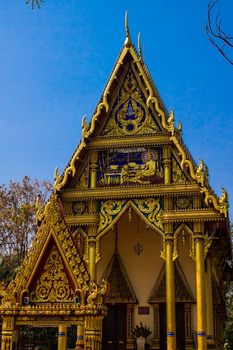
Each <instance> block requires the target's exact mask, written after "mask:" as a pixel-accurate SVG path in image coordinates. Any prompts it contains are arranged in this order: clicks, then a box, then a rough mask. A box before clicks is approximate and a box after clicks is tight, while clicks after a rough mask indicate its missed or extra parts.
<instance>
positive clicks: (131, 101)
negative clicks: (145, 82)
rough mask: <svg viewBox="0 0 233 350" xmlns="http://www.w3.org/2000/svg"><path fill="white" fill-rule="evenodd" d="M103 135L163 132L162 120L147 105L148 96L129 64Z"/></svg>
mask: <svg viewBox="0 0 233 350" xmlns="http://www.w3.org/2000/svg"><path fill="white" fill-rule="evenodd" d="M116 88H117V89H118V94H117V96H116V98H115V101H114V103H113V106H112V108H111V110H110V112H109V113H108V116H107V122H106V123H105V127H104V129H103V131H102V132H101V136H108V137H109V136H114V137H115V136H131V135H142V134H146V135H148V134H156V133H160V132H161V126H160V121H159V118H158V116H157V115H155V114H153V113H152V111H151V110H150V108H148V106H147V105H146V97H148V96H146V97H145V94H144V93H143V90H142V87H141V86H140V85H139V81H138V80H137V77H136V74H135V73H134V71H133V67H132V66H131V65H130V64H128V69H127V71H126V74H125V77H124V80H123V82H122V84H121V86H120V87H118V86H117V87H116Z"/></svg>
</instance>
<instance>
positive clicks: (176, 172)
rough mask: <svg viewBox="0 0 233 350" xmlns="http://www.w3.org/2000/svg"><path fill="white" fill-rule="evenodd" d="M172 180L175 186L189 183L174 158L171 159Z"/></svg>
mask: <svg viewBox="0 0 233 350" xmlns="http://www.w3.org/2000/svg"><path fill="white" fill-rule="evenodd" d="M172 180H173V182H174V183H175V184H177V185H183V184H187V183H188V182H189V181H188V180H187V178H186V176H185V175H184V173H183V171H182V170H181V168H180V166H179V165H178V163H177V161H176V160H175V159H174V158H173V159H172Z"/></svg>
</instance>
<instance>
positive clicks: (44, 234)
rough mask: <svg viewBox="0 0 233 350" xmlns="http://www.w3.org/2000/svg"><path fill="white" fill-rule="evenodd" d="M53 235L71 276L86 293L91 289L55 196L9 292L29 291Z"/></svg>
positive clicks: (52, 197) (51, 199) (86, 272)
mask: <svg viewBox="0 0 233 350" xmlns="http://www.w3.org/2000/svg"><path fill="white" fill-rule="evenodd" d="M51 234H52V235H53V236H54V238H55V239H56V241H57V242H59V244H60V246H61V250H62V252H63V255H64V259H65V260H66V261H67V263H68V265H69V269H70V272H71V274H72V275H73V276H74V279H75V283H77V284H78V287H79V288H82V289H83V290H84V291H86V290H88V289H89V286H88V283H89V274H88V271H87V268H86V265H85V263H84V262H83V261H82V259H81V258H80V255H79V253H78V251H77V248H76V246H75V244H74V241H73V239H72V236H71V233H70V232H69V231H68V229H67V226H66V224H65V222H64V220H63V218H62V216H61V213H60V210H59V208H58V203H57V198H56V196H55V195H54V194H53V195H52V196H51V198H50V202H49V204H47V206H46V210H45V216H44V220H43V221H42V223H41V225H40V227H39V230H38V231H37V234H36V236H35V239H34V241H33V243H32V247H31V248H30V250H29V252H28V254H27V256H26V258H25V260H24V262H23V264H22V266H21V268H20V269H19V271H18V273H17V275H16V277H15V279H14V280H13V281H12V282H11V283H10V285H9V287H8V290H9V291H11V292H16V293H21V292H22V291H23V290H25V289H27V286H28V284H29V282H30V280H31V278H32V276H33V274H34V270H35V266H36V264H37V261H38V259H39V256H40V254H41V252H42V251H43V249H44V246H45V244H46V241H47V239H48V237H49V235H51Z"/></svg>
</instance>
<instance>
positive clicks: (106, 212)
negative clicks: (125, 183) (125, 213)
mask: <svg viewBox="0 0 233 350" xmlns="http://www.w3.org/2000/svg"><path fill="white" fill-rule="evenodd" d="M125 204H126V201H124V200H115V201H114V200H107V201H104V202H101V208H100V222H99V227H98V233H100V232H102V231H103V230H104V229H105V228H106V227H108V226H109V225H111V224H112V222H113V220H114V219H115V217H116V216H117V215H118V214H119V213H120V212H121V210H122V209H123V207H124V205H125Z"/></svg>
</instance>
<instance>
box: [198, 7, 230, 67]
mask: <svg viewBox="0 0 233 350" xmlns="http://www.w3.org/2000/svg"><path fill="white" fill-rule="evenodd" d="M217 2H218V0H210V1H209V4H208V12H207V24H206V27H205V30H206V34H207V36H208V38H209V40H210V42H211V44H212V45H213V46H214V47H215V48H216V49H217V50H218V51H219V53H220V54H221V55H222V56H223V57H224V58H225V59H226V60H227V61H228V62H229V63H230V64H231V65H233V58H231V57H230V56H229V54H228V52H226V50H227V49H232V48H233V37H232V36H231V35H229V34H227V33H226V32H225V31H224V30H223V28H222V18H221V17H220V11H219V12H218V13H217V15H215V16H214V14H213V12H214V7H215V5H216V3H217ZM213 16H214V20H213Z"/></svg>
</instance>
